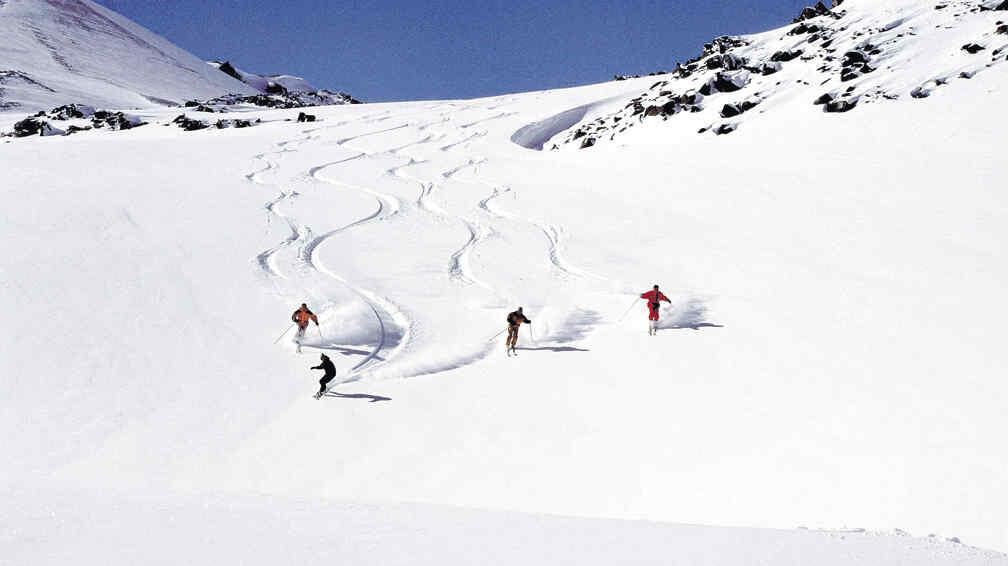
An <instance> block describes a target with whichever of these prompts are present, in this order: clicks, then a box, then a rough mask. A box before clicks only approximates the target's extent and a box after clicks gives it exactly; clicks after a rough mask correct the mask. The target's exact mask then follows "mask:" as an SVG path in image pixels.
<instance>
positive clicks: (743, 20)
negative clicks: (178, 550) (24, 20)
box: [100, 0, 807, 102]
mask: <svg viewBox="0 0 1008 566" xmlns="http://www.w3.org/2000/svg"><path fill="white" fill-rule="evenodd" d="M100 1H101V3H102V4H104V5H106V6H109V7H111V8H113V9H115V10H116V11H118V12H120V13H122V14H123V15H125V16H127V17H129V18H131V19H133V20H134V21H136V22H138V23H140V24H142V25H144V26H146V27H148V28H149V29H151V30H153V31H155V32H157V33H159V34H161V35H164V36H165V37H166V38H167V39H169V40H171V41H172V42H174V43H176V44H178V45H179V46H181V47H183V48H185V49H188V50H189V51H191V52H193V53H195V54H196V55H198V56H200V57H203V58H205V59H214V58H222V59H230V60H233V61H235V62H237V63H239V64H240V65H242V66H243V67H244V68H247V69H254V70H256V71H257V72H260V73H293V74H297V75H300V76H303V77H305V78H306V79H308V80H309V81H310V82H312V83H313V84H315V85H317V86H319V87H322V88H338V89H341V90H345V91H347V92H350V93H353V94H354V95H355V96H358V97H360V98H363V99H365V100H368V101H372V102H374V101H387V100H408V99H436V98H469V97H476V96H483V95H491V94H499V93H506V92H521V91H529V90H539V89H547V88H556V87H563V86H571V85H577V84H585V83H592V82H598V81H603V80H607V79H610V78H612V76H613V75H614V74H617V73H630V74H633V73H648V72H651V71H656V70H660V69H671V68H672V67H674V64H675V62H676V61H677V60H682V59H687V58H689V57H691V56H693V55H696V53H698V52H699V50H700V47H701V45H702V43H703V42H705V41H709V40H710V39H711V38H712V37H714V36H717V35H722V34H742V33H750V32H756V31H760V30H764V29H768V28H772V27H776V26H779V25H783V24H785V23H787V22H788V21H790V19H791V18H792V17H793V16H794V15H795V14H796V13H798V11H799V10H800V8H801V7H802V6H804V5H805V4H807V2H804V1H802V0H750V1H747V2H737V1H730V0H710V1H707V2H691V1H685V0H681V1H650V2H649V1H642V0H620V1H613V0H605V1H598V2H589V3H583V2H580V1H576V0H559V1H554V2H546V3H543V2H532V1H529V0H510V1H508V2H503V1H497V2H477V3H469V2H453V1H444V0H441V1H433V2H423V3H415V2H407V1H403V0H391V1H387V2H345V3H338V4H335V3H330V2H323V1H321V0H289V1H287V2H275V1H267V0H247V1H244V2H239V1H229V2H212V3H207V2H201V1H197V0H175V1H173V2H170V3H168V2H161V1H159V0H100Z"/></svg>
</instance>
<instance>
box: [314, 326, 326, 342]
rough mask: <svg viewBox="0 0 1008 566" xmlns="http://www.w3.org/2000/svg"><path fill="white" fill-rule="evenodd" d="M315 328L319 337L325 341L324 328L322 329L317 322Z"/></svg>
mask: <svg viewBox="0 0 1008 566" xmlns="http://www.w3.org/2000/svg"><path fill="white" fill-rule="evenodd" d="M315 330H318V337H319V338H320V339H321V340H322V341H323V342H325V336H323V335H322V329H321V328H319V325H317V324H316V325H315Z"/></svg>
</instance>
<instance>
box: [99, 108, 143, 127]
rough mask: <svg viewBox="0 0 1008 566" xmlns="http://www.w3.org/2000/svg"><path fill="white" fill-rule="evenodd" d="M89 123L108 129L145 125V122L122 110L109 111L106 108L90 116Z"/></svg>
mask: <svg viewBox="0 0 1008 566" xmlns="http://www.w3.org/2000/svg"><path fill="white" fill-rule="evenodd" d="M91 125H92V126H94V127H95V128H106V127H107V128H108V129H110V130H130V129H133V128H136V127H138V126H143V125H146V122H144V121H142V120H140V118H137V117H136V116H127V115H126V114H123V113H122V112H110V111H108V110H98V111H96V112H95V113H94V116H92V117H91Z"/></svg>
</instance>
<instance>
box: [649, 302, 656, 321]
mask: <svg viewBox="0 0 1008 566" xmlns="http://www.w3.org/2000/svg"><path fill="white" fill-rule="evenodd" d="M647 319H648V320H658V309H656V308H654V307H652V306H651V305H648V317H647Z"/></svg>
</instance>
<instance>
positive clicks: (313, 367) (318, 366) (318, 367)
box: [308, 365, 325, 369]
mask: <svg viewBox="0 0 1008 566" xmlns="http://www.w3.org/2000/svg"><path fill="white" fill-rule="evenodd" d="M308 369H325V368H323V367H322V366H321V365H317V366H312V367H310V368H308Z"/></svg>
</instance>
